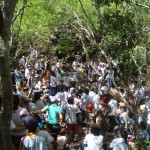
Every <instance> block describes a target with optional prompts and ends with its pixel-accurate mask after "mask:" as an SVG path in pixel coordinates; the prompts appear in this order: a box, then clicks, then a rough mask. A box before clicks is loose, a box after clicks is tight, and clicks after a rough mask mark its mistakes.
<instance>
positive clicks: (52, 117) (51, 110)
mask: <svg viewBox="0 0 150 150" xmlns="http://www.w3.org/2000/svg"><path fill="white" fill-rule="evenodd" d="M44 110H45V111H48V118H47V120H46V122H47V123H49V124H56V123H59V114H60V113H61V108H60V107H59V106H58V105H57V104H51V105H50V106H46V107H44Z"/></svg>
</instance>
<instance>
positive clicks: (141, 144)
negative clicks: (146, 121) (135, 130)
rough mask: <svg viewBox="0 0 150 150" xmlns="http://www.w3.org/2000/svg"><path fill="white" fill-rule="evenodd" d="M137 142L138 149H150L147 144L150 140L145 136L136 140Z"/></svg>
mask: <svg viewBox="0 0 150 150" xmlns="http://www.w3.org/2000/svg"><path fill="white" fill-rule="evenodd" d="M135 144H136V145H138V150H148V148H147V146H148V145H149V144H150V141H149V140H145V139H143V138H138V139H137V140H136V141H135Z"/></svg>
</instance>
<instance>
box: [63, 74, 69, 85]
mask: <svg viewBox="0 0 150 150" xmlns="http://www.w3.org/2000/svg"><path fill="white" fill-rule="evenodd" d="M63 81H64V82H63V84H64V85H65V86H67V87H69V86H70V81H71V80H70V77H69V76H64V77H63Z"/></svg>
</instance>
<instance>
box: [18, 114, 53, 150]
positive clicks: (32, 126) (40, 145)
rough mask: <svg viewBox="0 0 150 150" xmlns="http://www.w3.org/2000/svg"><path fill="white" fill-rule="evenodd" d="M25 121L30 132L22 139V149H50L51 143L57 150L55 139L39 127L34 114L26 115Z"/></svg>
mask: <svg viewBox="0 0 150 150" xmlns="http://www.w3.org/2000/svg"><path fill="white" fill-rule="evenodd" d="M23 122H24V124H25V127H26V129H28V131H29V133H28V134H26V136H24V137H23V138H22V139H21V142H20V150H29V149H30V150H46V149H50V144H51V143H52V144H53V149H54V150H56V146H55V142H54V139H53V138H52V137H51V136H50V135H49V134H48V133H47V132H46V131H43V130H39V129H38V122H37V120H36V119H35V118H34V116H26V117H25V118H24V119H23Z"/></svg>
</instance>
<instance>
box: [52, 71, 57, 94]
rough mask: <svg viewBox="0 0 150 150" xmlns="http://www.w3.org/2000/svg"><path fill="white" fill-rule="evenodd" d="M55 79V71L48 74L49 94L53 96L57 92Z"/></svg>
mask: <svg viewBox="0 0 150 150" xmlns="http://www.w3.org/2000/svg"><path fill="white" fill-rule="evenodd" d="M56 85H57V81H56V77H55V72H51V76H50V95H51V96H55V95H56V93H57V87H56Z"/></svg>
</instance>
